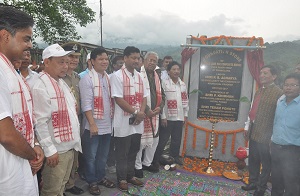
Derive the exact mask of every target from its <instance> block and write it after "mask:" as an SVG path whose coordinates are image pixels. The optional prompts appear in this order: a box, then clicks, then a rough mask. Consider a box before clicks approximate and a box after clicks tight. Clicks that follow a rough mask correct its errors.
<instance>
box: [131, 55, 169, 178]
mask: <svg viewBox="0 0 300 196" xmlns="http://www.w3.org/2000/svg"><path fill="white" fill-rule="evenodd" d="M157 63H158V55H157V53H155V52H151V51H150V52H147V54H146V55H145V61H144V66H142V67H141V71H140V74H141V76H142V78H143V82H144V85H145V87H146V89H147V91H148V96H147V106H146V110H145V113H146V115H147V117H146V118H145V120H144V132H143V134H142V137H141V146H140V151H139V152H138V154H137V156H136V161H135V176H136V177H137V178H143V170H142V169H144V170H148V171H150V172H158V171H159V168H158V167H155V166H154V165H151V163H152V161H153V157H154V153H155V150H156V147H157V144H158V140H159V138H158V126H159V114H160V111H162V110H163V107H164V103H165V101H164V99H165V96H164V93H163V91H162V87H161V83H160V79H159V76H158V74H157V73H156V71H155V68H156V66H157ZM143 150H144V156H143V159H142V154H143Z"/></svg>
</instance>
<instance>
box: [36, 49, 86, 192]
mask: <svg viewBox="0 0 300 196" xmlns="http://www.w3.org/2000/svg"><path fill="white" fill-rule="evenodd" d="M72 52H73V51H65V50H64V49H63V48H62V47H61V46H59V45H58V44H53V45H50V46H48V47H47V48H45V50H44V51H43V54H42V57H43V61H44V64H45V69H44V71H42V72H40V77H39V80H37V82H36V84H35V85H34V86H33V89H32V98H33V103H34V104H33V105H34V115H35V117H36V125H35V126H36V133H37V137H38V140H39V142H40V143H41V145H42V147H43V149H44V152H45V157H46V163H45V165H44V169H43V171H42V176H43V182H44V185H43V188H42V190H41V195H63V192H64V189H65V184H66V183H67V181H68V180H69V176H70V172H71V169H72V165H73V161H74V150H76V151H81V144H80V134H79V122H78V117H77V112H76V107H78V106H77V105H76V100H75V97H74V95H73V94H72V93H71V89H70V88H69V87H68V85H67V84H66V83H65V82H64V81H63V80H62V78H63V77H65V76H66V72H67V70H68V63H69V57H68V55H69V54H70V53H72Z"/></svg>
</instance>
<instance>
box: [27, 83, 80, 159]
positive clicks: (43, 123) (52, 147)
mask: <svg viewBox="0 0 300 196" xmlns="http://www.w3.org/2000/svg"><path fill="white" fill-rule="evenodd" d="M58 85H59V87H60V88H61V89H62V91H63V92H64V96H65V98H66V104H67V109H68V113H69V117H70V122H71V126H72V133H73V138H74V140H71V141H68V142H60V143H57V142H56V141H55V139H54V133H53V126H52V121H51V117H52V116H51V114H52V108H51V99H50V95H49V93H48V91H47V88H46V86H45V84H44V82H43V81H42V80H41V79H40V78H39V79H38V80H37V82H36V84H35V85H34V86H33V88H32V89H31V91H32V98H33V103H34V104H33V107H34V115H35V117H36V125H35V127H36V135H37V138H38V140H39V142H40V144H41V146H42V147H43V149H44V153H45V156H46V157H49V156H51V155H53V154H55V153H56V152H58V154H61V153H65V152H67V151H68V150H70V149H73V148H74V149H75V150H76V151H81V142H80V129H79V121H78V116H77V112H76V108H75V105H76V100H75V98H74V96H73V94H72V93H71V89H70V88H69V87H68V85H67V84H66V83H65V82H64V81H63V80H62V79H59V82H58Z"/></svg>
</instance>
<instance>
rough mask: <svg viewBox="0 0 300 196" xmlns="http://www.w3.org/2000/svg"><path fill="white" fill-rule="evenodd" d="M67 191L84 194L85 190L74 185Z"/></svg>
mask: <svg viewBox="0 0 300 196" xmlns="http://www.w3.org/2000/svg"><path fill="white" fill-rule="evenodd" d="M66 192H70V193H72V194H73V195H80V194H82V193H83V192H84V191H83V190H82V189H81V188H79V187H77V186H73V187H72V188H70V189H66Z"/></svg>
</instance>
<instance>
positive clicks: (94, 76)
mask: <svg viewBox="0 0 300 196" xmlns="http://www.w3.org/2000/svg"><path fill="white" fill-rule="evenodd" d="M88 74H89V76H90V78H91V80H92V83H93V86H94V114H93V117H94V118H95V119H103V115H104V104H103V94H102V90H103V89H102V86H101V85H100V80H99V74H98V73H97V72H96V71H95V70H94V69H92V70H91V71H89V73H88ZM104 75H105V76H104V77H105V78H106V82H107V86H108V87H109V91H108V95H109V97H110V99H109V103H110V117H111V118H112V117H113V112H114V111H113V110H114V107H113V101H112V99H111V87H110V81H109V76H108V75H107V73H106V72H104Z"/></svg>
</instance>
